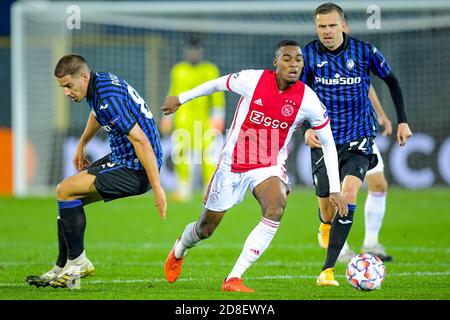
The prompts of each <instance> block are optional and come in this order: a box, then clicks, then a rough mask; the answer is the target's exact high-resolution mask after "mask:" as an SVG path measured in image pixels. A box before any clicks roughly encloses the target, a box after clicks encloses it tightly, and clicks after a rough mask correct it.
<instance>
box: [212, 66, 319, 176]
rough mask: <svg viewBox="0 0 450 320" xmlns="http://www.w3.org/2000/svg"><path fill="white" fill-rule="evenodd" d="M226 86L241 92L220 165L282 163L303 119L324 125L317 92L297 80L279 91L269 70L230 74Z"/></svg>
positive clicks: (237, 167) (251, 166)
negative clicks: (293, 135)
mask: <svg viewBox="0 0 450 320" xmlns="http://www.w3.org/2000/svg"><path fill="white" fill-rule="evenodd" d="M226 86H227V89H228V90H229V91H231V92H236V93H238V94H239V95H241V96H242V98H241V100H240V101H239V104H238V106H237V109H236V113H235V116H234V119H233V123H232V125H231V129H230V131H229V133H228V137H227V140H226V143H225V146H224V148H223V151H222V154H221V159H220V163H219V166H220V167H221V168H223V169H227V170H230V171H233V172H245V171H249V170H253V169H257V168H262V167H270V166H274V165H284V163H285V161H286V159H287V157H288V145H289V141H290V140H291V138H292V134H293V133H294V132H295V131H296V130H297V129H298V128H299V127H300V125H301V124H302V123H303V121H305V120H308V121H309V122H310V123H311V125H312V126H313V127H319V128H320V127H321V126H324V125H326V123H327V122H328V117H327V113H326V109H322V108H321V107H320V102H319V99H318V97H317V95H316V94H315V93H314V92H313V91H312V90H311V89H310V88H309V87H308V86H306V85H305V84H304V83H302V82H300V81H297V82H296V83H295V84H293V85H291V86H290V87H289V88H288V89H287V90H284V91H280V90H279V89H278V85H277V82H276V74H275V72H274V71H269V70H243V71H241V72H238V73H234V74H230V75H229V76H228V78H227V82H226Z"/></svg>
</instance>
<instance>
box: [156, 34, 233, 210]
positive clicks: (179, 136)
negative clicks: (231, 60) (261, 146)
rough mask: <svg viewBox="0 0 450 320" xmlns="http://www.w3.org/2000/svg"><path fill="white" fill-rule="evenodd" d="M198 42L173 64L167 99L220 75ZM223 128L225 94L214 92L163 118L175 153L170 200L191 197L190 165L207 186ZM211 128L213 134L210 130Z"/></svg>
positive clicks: (189, 44)
mask: <svg viewBox="0 0 450 320" xmlns="http://www.w3.org/2000/svg"><path fill="white" fill-rule="evenodd" d="M203 53H204V52H203V47H202V45H201V43H200V40H199V39H196V38H191V39H189V40H188V41H187V45H186V48H185V60H182V61H180V62H179V63H177V64H175V65H174V66H173V67H172V69H171V72H170V89H169V93H168V95H169V96H176V95H179V94H180V93H181V92H185V91H188V90H190V89H193V88H194V87H196V86H198V85H199V84H201V83H204V82H206V81H209V80H212V79H216V78H218V77H219V76H220V71H219V68H218V67H217V66H216V65H215V64H214V63H212V62H210V61H207V60H204V59H203ZM224 127H225V94H224V93H223V92H217V93H215V94H213V95H211V96H205V97H200V98H198V99H195V100H194V101H190V102H188V103H186V106H184V107H183V108H181V109H180V110H179V112H177V113H176V114H175V115H174V116H167V117H166V116H163V117H162V118H161V121H160V130H161V133H162V134H163V135H167V134H169V133H171V132H172V141H173V143H174V151H173V152H172V154H176V159H175V158H174V157H172V160H174V161H173V162H174V171H175V175H176V177H177V180H178V181H177V187H176V191H175V193H174V194H173V195H172V196H173V200H175V201H180V202H185V201H188V200H189V199H190V197H191V194H192V188H193V187H192V184H193V168H194V166H193V164H196V163H200V164H201V171H202V182H203V186H204V188H205V187H206V186H207V185H208V183H209V180H210V179H211V177H212V175H213V173H214V170H215V168H216V162H217V161H216V160H217V159H213V158H214V157H213V150H214V143H215V138H216V136H217V135H218V134H220V133H222V132H223V130H224ZM211 129H213V130H214V131H211Z"/></svg>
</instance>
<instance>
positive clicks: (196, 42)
mask: <svg viewBox="0 0 450 320" xmlns="http://www.w3.org/2000/svg"><path fill="white" fill-rule="evenodd" d="M186 42H187V47H188V48H189V49H201V48H202V42H201V41H200V39H199V38H189V39H188V40H187V41H186Z"/></svg>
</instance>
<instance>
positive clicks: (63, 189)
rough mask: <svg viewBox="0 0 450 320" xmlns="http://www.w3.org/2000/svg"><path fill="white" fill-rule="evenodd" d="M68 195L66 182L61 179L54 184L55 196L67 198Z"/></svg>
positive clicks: (60, 198) (59, 198)
mask: <svg viewBox="0 0 450 320" xmlns="http://www.w3.org/2000/svg"><path fill="white" fill-rule="evenodd" d="M68 196H69V192H68V188H67V184H66V183H65V182H64V181H62V182H60V183H58V185H57V186H56V198H57V199H58V200H67V198H68Z"/></svg>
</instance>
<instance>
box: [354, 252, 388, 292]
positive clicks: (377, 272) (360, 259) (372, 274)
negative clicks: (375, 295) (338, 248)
mask: <svg viewBox="0 0 450 320" xmlns="http://www.w3.org/2000/svg"><path fill="white" fill-rule="evenodd" d="M346 275H347V281H348V283H350V285H351V286H352V287H353V288H355V289H358V290H364V291H370V290H375V289H380V288H381V284H382V283H383V281H384V277H385V276H386V269H385V267H384V264H383V261H381V259H380V258H378V257H377V256H374V255H372V254H370V253H361V254H359V255H357V256H356V257H354V258H353V259H352V260H351V261H350V262H349V264H348V265H347V272H346Z"/></svg>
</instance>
